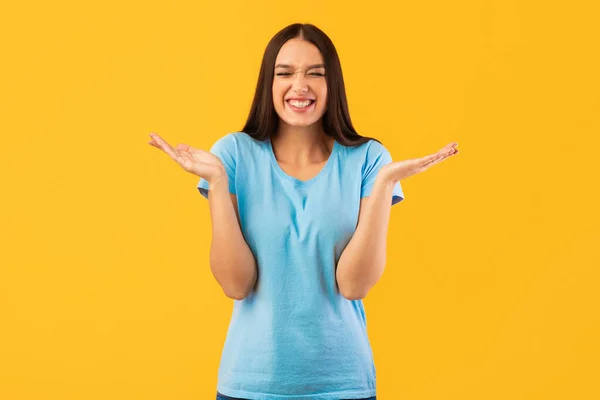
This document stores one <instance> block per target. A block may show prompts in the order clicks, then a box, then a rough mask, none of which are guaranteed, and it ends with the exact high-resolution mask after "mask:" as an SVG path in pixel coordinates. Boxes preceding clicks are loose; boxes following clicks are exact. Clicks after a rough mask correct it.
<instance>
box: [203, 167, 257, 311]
mask: <svg viewBox="0 0 600 400" xmlns="http://www.w3.org/2000/svg"><path fill="white" fill-rule="evenodd" d="M208 201H209V208H210V217H211V222H212V242H211V246H210V269H211V271H212V273H213V275H214V277H215V279H216V280H217V282H219V285H221V287H222V288H223V292H224V293H225V295H227V296H228V297H231V298H232V299H237V300H241V299H243V298H245V297H246V296H248V294H250V292H251V291H252V288H253V287H254V285H255V283H256V279H257V276H258V273H257V267H256V260H255V259H254V255H253V254H252V251H251V250H250V247H248V244H247V243H246V240H245V239H244V236H243V234H242V230H241V228H240V220H239V214H238V210H237V198H236V196H235V195H233V194H230V193H229V190H228V183H227V174H225V175H224V176H223V177H222V178H220V179H219V180H218V181H217V182H216V183H211V184H210V190H209V191H208Z"/></svg>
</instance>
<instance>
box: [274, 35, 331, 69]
mask: <svg viewBox="0 0 600 400" xmlns="http://www.w3.org/2000/svg"><path fill="white" fill-rule="evenodd" d="M322 63H323V55H322V54H321V52H320V51H319V49H318V48H317V46H315V45H314V44H312V43H310V42H307V41H306V40H302V39H290V40H288V41H287V42H285V43H284V45H283V46H281V49H280V50H279V54H277V59H276V60H275V64H276V65H277V64H288V65H293V66H299V67H301V66H305V65H312V64H322Z"/></svg>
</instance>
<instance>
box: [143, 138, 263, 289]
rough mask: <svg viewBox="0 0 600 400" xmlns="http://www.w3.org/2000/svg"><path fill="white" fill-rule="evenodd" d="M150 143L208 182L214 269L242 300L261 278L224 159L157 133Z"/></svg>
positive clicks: (215, 275) (211, 257)
mask: <svg viewBox="0 0 600 400" xmlns="http://www.w3.org/2000/svg"><path fill="white" fill-rule="evenodd" d="M150 137H151V138H152V139H151V140H150V142H148V143H149V144H150V145H151V146H154V147H156V148H157V149H159V150H162V151H163V152H165V153H166V154H167V155H169V156H170V157H171V158H172V159H173V160H175V161H176V162H177V163H178V164H179V165H180V166H181V167H182V168H183V169H185V170H186V171H188V172H190V173H192V174H194V175H197V176H199V177H202V178H204V179H206V181H207V182H208V186H209V188H210V190H209V191H208V201H209V208H210V217H211V222H212V242H211V248H210V269H211V271H212V273H213V275H214V277H215V279H216V280H217V282H218V283H219V285H221V287H222V288H223V292H224V293H225V294H226V295H227V296H228V297H231V298H233V299H237V300H241V299H243V298H244V297H246V296H247V295H248V294H249V293H250V292H251V291H252V289H253V287H254V284H255V283H256V279H257V276H258V272H257V267H256V261H255V259H254V255H253V254H252V251H251V250H250V248H249V247H248V244H247V243H246V241H245V239H244V236H243V234H242V230H241V228H240V219H239V215H238V210H237V198H236V196H235V195H232V194H230V193H229V188H228V177H227V171H226V170H225V167H224V166H223V163H222V162H221V160H220V159H219V158H218V157H217V156H215V155H214V154H211V153H210V152H207V151H204V150H201V149H195V148H193V147H190V146H188V145H187V144H178V145H177V146H176V147H175V148H174V147H173V146H171V145H170V144H169V143H167V141H165V140H164V139H163V138H161V137H160V136H159V135H157V134H155V133H151V134H150Z"/></svg>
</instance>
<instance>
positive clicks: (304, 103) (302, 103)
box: [289, 100, 311, 108]
mask: <svg viewBox="0 0 600 400" xmlns="http://www.w3.org/2000/svg"><path fill="white" fill-rule="evenodd" d="M289 103H290V104H291V105H293V106H294V107H299V108H302V107H306V106H308V105H309V104H311V100H305V101H298V100H290V101H289Z"/></svg>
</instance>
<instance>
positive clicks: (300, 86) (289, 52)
mask: <svg viewBox="0 0 600 400" xmlns="http://www.w3.org/2000/svg"><path fill="white" fill-rule="evenodd" d="M325 79H326V78H325V65H324V62H323V56H322V55H321V52H320V51H319V49H318V48H317V47H316V46H315V45H314V44H312V43H310V42H307V41H305V40H302V39H290V40H288V41H287V42H286V43H285V44H284V45H283V46H282V47H281V49H280V50H279V54H278V55H277V59H276V60H275V76H274V77H273V105H274V106H275V111H277V114H278V115H279V118H280V119H281V121H283V123H286V124H288V125H291V126H298V127H301V126H304V127H307V126H311V125H313V124H314V123H316V122H318V121H319V120H320V119H321V117H322V116H323V114H324V113H325V110H326V109H327V81H326V80H325Z"/></svg>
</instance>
